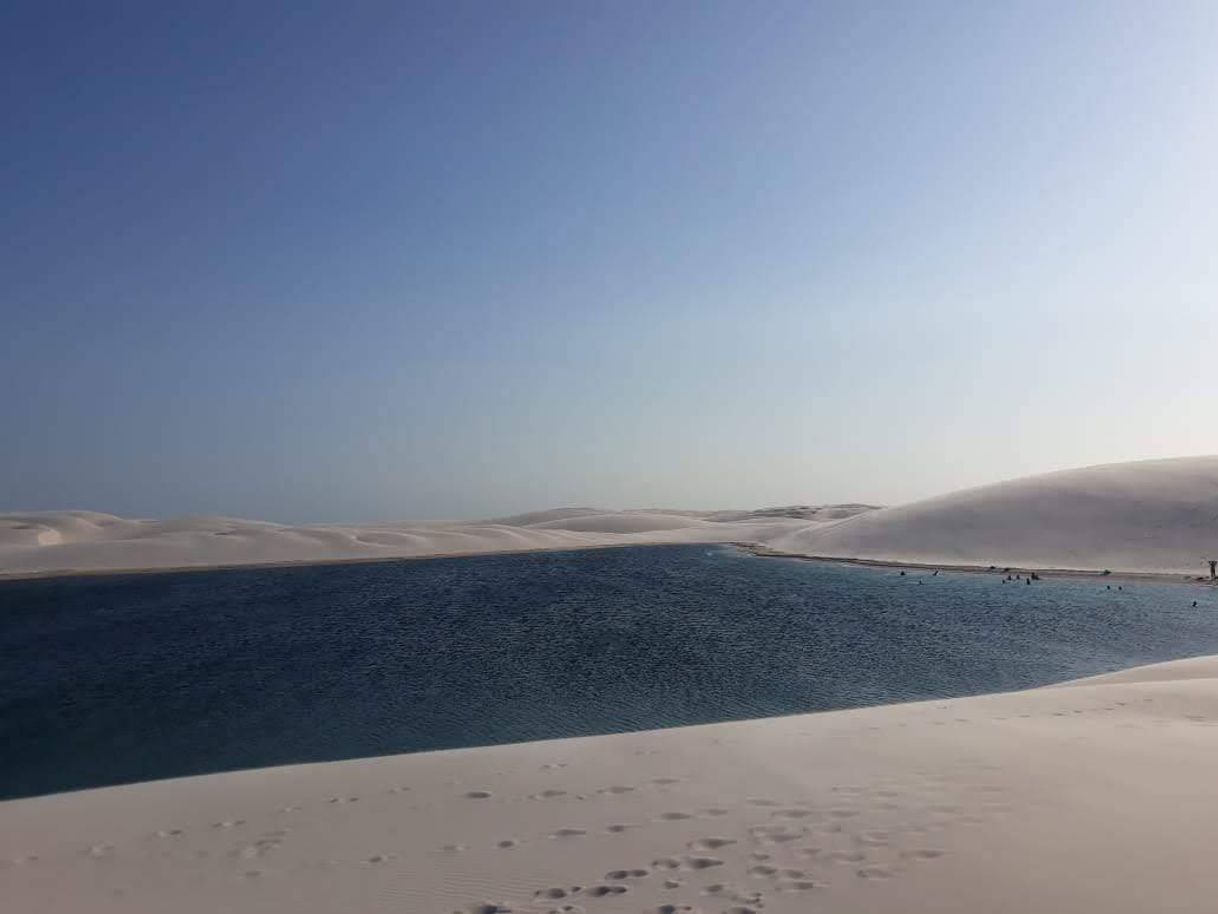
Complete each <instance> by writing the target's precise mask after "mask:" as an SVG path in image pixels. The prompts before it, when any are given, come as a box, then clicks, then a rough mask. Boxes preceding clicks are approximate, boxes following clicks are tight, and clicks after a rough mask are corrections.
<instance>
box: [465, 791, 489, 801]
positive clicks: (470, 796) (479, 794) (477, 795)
mask: <svg viewBox="0 0 1218 914" xmlns="http://www.w3.org/2000/svg"><path fill="white" fill-rule="evenodd" d="M490 796H491V792H490V791H489V790H471V791H469V792H468V793H466V794H465V799H467V800H487V799H490Z"/></svg>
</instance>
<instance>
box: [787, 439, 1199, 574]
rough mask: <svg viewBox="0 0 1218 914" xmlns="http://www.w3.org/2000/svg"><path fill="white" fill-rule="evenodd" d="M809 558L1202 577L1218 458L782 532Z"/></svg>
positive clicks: (1040, 481) (1050, 481)
mask: <svg viewBox="0 0 1218 914" xmlns="http://www.w3.org/2000/svg"><path fill="white" fill-rule="evenodd" d="M767 545H768V546H770V547H771V548H773V549H776V550H779V551H784V552H790V553H797V554H802V555H817V556H827V557H836V558H865V559H875V560H880V561H897V562H920V563H931V564H934V563H944V564H961V565H980V566H988V565H999V566H1004V565H1018V566H1023V567H1038V568H1074V569H1085V570H1096V571H1100V570H1103V569H1111V570H1114V571H1117V570H1121V571H1146V572H1170V573H1185V574H1188V573H1191V574H1201V573H1202V572H1208V568H1207V566H1206V565H1205V560H1206V559H1210V558H1214V559H1218V457H1185V458H1178V459H1173V460H1148V461H1140V462H1136V463H1122V464H1109V465H1105V466H1095V467H1086V468H1083V469H1077V470H1067V471H1064V472H1058V473H1048V474H1045V475H1041V476H1031V477H1027V478H1025V479H1016V480H1013V481H1009V482H1001V483H996V484H994V485H988V486H981V487H979V488H975V489H968V490H965V491H961V492H953V493H951V494H949V495H943V496H939V497H937V498H929V499H926V500H924V501H918V502H914V503H912V504H908V505H901V506H897V507H891V508H883V509H880V510H878V511H872V512H868V513H865V514H860V515H858V516H855V517H851V518H848V519H846V520H842V521H839V522H836V523H832V524H821V525H811V526H808V527H805V528H803V529H801V530H795V531H781V532H779V533H778V534H777V535H776V536H774V537H773V538H772V539H770V540H769V541H768V542H767Z"/></svg>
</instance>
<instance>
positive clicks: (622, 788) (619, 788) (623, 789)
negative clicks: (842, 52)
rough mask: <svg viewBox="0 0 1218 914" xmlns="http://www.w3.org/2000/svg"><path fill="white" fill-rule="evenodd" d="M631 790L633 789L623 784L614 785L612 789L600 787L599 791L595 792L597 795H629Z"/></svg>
mask: <svg viewBox="0 0 1218 914" xmlns="http://www.w3.org/2000/svg"><path fill="white" fill-rule="evenodd" d="M633 790H634V788H633V787H631V786H628V785H625V784H615V785H614V786H612V787H602V788H601V789H600V790H598V791H597V793H613V794H621V793H630V792H631V791H633Z"/></svg>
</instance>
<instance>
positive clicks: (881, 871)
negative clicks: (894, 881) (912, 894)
mask: <svg viewBox="0 0 1218 914" xmlns="http://www.w3.org/2000/svg"><path fill="white" fill-rule="evenodd" d="M855 875H856V876H858V877H859V879H891V878H893V877H894V876H895V875H896V873H895V872H894V871H892V870H890V869H888V867H885V866H864V867H861V868H860V869H858V870H856V871H855Z"/></svg>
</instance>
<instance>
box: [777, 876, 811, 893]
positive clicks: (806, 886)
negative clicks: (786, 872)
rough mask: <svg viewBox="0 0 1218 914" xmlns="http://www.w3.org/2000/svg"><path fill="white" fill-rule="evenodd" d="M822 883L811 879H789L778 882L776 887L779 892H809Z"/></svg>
mask: <svg viewBox="0 0 1218 914" xmlns="http://www.w3.org/2000/svg"><path fill="white" fill-rule="evenodd" d="M821 886H822V883H819V882H816V881H814V880H812V879H791V880H785V881H783V882H779V883H778V885H777V886H776V888H777V889H778V891H780V892H811V891H812V890H813V889H819V888H821Z"/></svg>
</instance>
